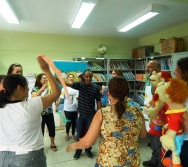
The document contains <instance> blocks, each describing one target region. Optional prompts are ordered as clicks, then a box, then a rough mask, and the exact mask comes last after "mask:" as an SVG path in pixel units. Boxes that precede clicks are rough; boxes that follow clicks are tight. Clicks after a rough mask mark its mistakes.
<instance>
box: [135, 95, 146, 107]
mask: <svg viewBox="0 0 188 167" xmlns="http://www.w3.org/2000/svg"><path fill="white" fill-rule="evenodd" d="M144 98H145V97H144V95H143V94H142V93H137V96H136V100H137V102H138V103H139V104H140V105H144Z"/></svg>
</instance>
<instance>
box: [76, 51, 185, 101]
mask: <svg viewBox="0 0 188 167" xmlns="http://www.w3.org/2000/svg"><path fill="white" fill-rule="evenodd" d="M182 57H188V52H180V53H173V54H167V55H158V56H152V57H145V58H130V59H127V58H101V59H98V58H84V59H81V58H75V59H73V60H75V61H87V63H88V68H89V69H91V70H92V71H93V74H94V77H93V81H92V82H94V83H97V84H98V85H99V86H102V85H107V83H108V81H109V79H110V78H111V73H112V71H113V69H114V68H120V69H122V71H123V75H124V76H125V78H126V79H127V81H128V82H129V85H130V87H131V89H130V94H129V97H131V98H133V99H135V100H136V101H137V102H138V103H139V104H140V105H143V104H144V98H145V66H146V64H147V63H148V62H149V61H151V60H157V61H159V62H160V64H161V70H162V71H168V72H170V73H171V75H172V76H173V72H174V70H175V68H176V62H177V60H178V59H180V58H182ZM173 77H174V76H173Z"/></svg>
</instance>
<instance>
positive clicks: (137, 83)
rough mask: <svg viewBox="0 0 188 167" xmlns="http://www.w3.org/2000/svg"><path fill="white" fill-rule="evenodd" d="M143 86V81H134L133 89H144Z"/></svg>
mask: <svg viewBox="0 0 188 167" xmlns="http://www.w3.org/2000/svg"><path fill="white" fill-rule="evenodd" d="M144 87H145V83H143V82H136V84H135V89H137V90H144Z"/></svg>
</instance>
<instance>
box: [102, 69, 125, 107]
mask: <svg viewBox="0 0 188 167" xmlns="http://www.w3.org/2000/svg"><path fill="white" fill-rule="evenodd" d="M115 76H122V77H123V72H122V70H121V69H120V68H115V69H113V71H112V73H111V77H112V78H113V77H115ZM107 91H108V86H105V85H103V86H102V88H101V95H102V98H101V102H102V106H103V107H106V106H107V105H108V103H109V101H108V96H107Z"/></svg>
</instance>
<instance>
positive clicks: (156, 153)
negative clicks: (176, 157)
mask: <svg viewBox="0 0 188 167" xmlns="http://www.w3.org/2000/svg"><path fill="white" fill-rule="evenodd" d="M153 71H156V72H157V73H158V72H160V71H161V65H160V63H159V62H158V61H155V60H151V61H149V62H148V63H147V65H146V87H145V100H144V105H145V107H146V108H147V107H148V106H149V105H148V102H149V101H150V100H151V99H152V96H153V94H154V92H153V86H152V85H151V83H150V76H151V75H152V72H153ZM148 138H149V140H150V144H151V149H152V156H151V160H149V161H144V162H143V163H142V164H143V166H144V167H162V163H161V160H160V153H161V147H162V145H161V142H160V140H159V138H160V136H154V135H151V134H149V133H148Z"/></svg>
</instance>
